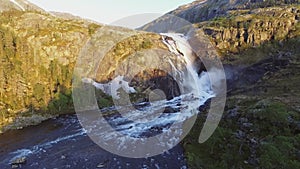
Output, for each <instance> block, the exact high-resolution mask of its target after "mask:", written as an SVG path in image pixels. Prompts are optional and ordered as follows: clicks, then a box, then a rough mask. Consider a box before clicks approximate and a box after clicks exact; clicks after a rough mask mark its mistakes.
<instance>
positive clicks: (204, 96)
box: [82, 33, 214, 107]
mask: <svg viewBox="0 0 300 169" xmlns="http://www.w3.org/2000/svg"><path fill="white" fill-rule="evenodd" d="M161 36H162V39H163V43H164V44H165V45H166V46H167V47H168V49H169V51H170V52H172V53H173V54H175V55H176V56H177V57H178V59H180V60H181V61H183V63H185V64H186V70H187V72H184V71H183V70H179V69H178V68H176V64H175V63H173V62H172V61H171V60H170V59H169V60H168V61H169V64H170V65H171V66H172V67H173V69H174V70H175V71H176V73H177V74H178V75H179V77H180V82H178V83H180V84H179V85H182V86H183V89H184V91H183V93H182V96H181V98H182V99H184V100H192V99H199V102H198V105H194V106H193V107H195V106H198V107H199V106H201V105H203V104H204V103H205V102H206V101H207V100H208V99H209V98H212V97H214V93H213V91H212V89H211V84H210V79H209V74H208V73H207V72H202V73H201V74H200V75H198V73H197V67H196V66H194V63H193V50H192V48H191V46H190V45H189V42H188V40H187V38H186V37H185V36H184V35H182V34H178V33H162V34H161ZM82 80H83V82H84V83H90V84H92V85H93V86H95V87H96V88H97V89H100V90H102V91H103V92H104V93H106V94H108V95H110V96H112V97H113V98H114V99H119V96H118V92H117V90H118V89H120V88H123V89H124V90H125V92H127V93H135V92H136V91H135V89H134V88H133V87H130V86H129V83H128V82H126V81H125V80H124V77H123V76H118V77H116V78H115V79H113V80H112V81H110V82H108V83H106V84H102V83H97V82H95V81H93V80H92V79H89V78H84V79H82Z"/></svg>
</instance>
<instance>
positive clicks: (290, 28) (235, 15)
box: [197, 6, 300, 54]
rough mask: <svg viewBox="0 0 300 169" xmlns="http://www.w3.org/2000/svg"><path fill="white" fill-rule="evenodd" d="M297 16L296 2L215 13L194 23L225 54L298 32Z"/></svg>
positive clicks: (287, 36) (299, 13) (299, 12)
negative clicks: (226, 14) (281, 5)
mask: <svg viewBox="0 0 300 169" xmlns="http://www.w3.org/2000/svg"><path fill="white" fill-rule="evenodd" d="M299 18H300V6H294V7H292V6H285V7H269V8H261V9H254V10H242V11H241V10H235V11H231V12H230V14H229V15H228V16H227V17H218V18H215V19H214V20H212V21H207V22H204V23H203V22H202V23H199V24H197V26H198V27H199V28H200V29H201V30H203V31H204V32H205V34H206V35H208V36H209V37H211V39H212V41H213V43H214V44H215V46H216V47H217V48H218V49H219V50H220V52H221V53H223V54H225V53H226V52H234V53H236V52H239V51H241V50H243V49H245V48H249V47H255V46H259V45H261V44H264V43H266V42H269V41H281V40H284V39H287V38H293V37H296V36H299V35H300V32H299V27H300V24H299Z"/></svg>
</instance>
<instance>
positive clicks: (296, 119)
mask: <svg viewBox="0 0 300 169" xmlns="http://www.w3.org/2000/svg"><path fill="white" fill-rule="evenodd" d="M299 46H300V38H299V37H298V38H294V39H289V40H286V41H281V42H275V41H274V42H269V43H266V44H264V45H262V46H259V47H256V48H249V49H248V50H245V51H243V52H241V53H237V54H232V55H228V56H227V57H226V58H225V61H224V62H225V63H227V64H229V63H230V64H232V65H244V66H248V67H249V68H250V69H251V67H252V68H255V69H253V70H252V71H254V72H256V71H258V72H259V71H260V70H259V69H258V68H260V69H264V71H265V72H266V73H265V74H264V75H263V77H262V78H261V79H260V80H258V81H257V82H255V83H251V84H249V83H244V84H243V83H241V85H239V87H238V88H235V89H234V90H233V91H231V92H230V93H229V94H228V100H227V103H226V109H225V112H224V116H223V119H222V121H221V123H220V125H219V127H218V128H217V130H216V132H215V133H214V134H213V136H212V137H211V138H210V139H209V140H208V141H207V142H206V143H204V144H199V143H197V140H198V137H199V133H200V131H201V128H202V125H203V123H204V121H205V118H206V113H205V112H206V111H207V110H204V112H203V113H202V114H201V115H199V118H198V121H197V124H196V125H195V126H194V128H193V130H192V132H191V133H190V134H189V136H188V137H187V138H186V139H185V140H184V141H183V145H184V148H185V150H186V155H187V159H188V163H189V166H190V168H195V169H196V168H197V169H199V168H209V169H210V168H211V169H215V168H224V169H226V168H267V169H269V168H300V151H299V150H300V142H299V141H300V134H299V132H300V107H299V105H300V97H299V96H300V89H299V84H300V73H299V70H300V54H299V53H300V49H299ZM255 54H257V55H256V57H255V58H249V57H251V56H253V55H255ZM230 56H231V58H230ZM279 58H280V59H279ZM230 59H232V60H230ZM262 60H268V61H262ZM259 61H262V62H259ZM257 65H260V67H259V66H257ZM257 67H258V68H257ZM256 68H257V69H256ZM248 70H249V69H248ZM244 73H247V72H242V73H241V76H245V78H247V76H249V75H246V74H244ZM248 73H249V72H248ZM243 74H244V75H243Z"/></svg>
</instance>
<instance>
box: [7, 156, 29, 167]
mask: <svg viewBox="0 0 300 169" xmlns="http://www.w3.org/2000/svg"><path fill="white" fill-rule="evenodd" d="M26 160H27V159H26V157H20V158H16V159H14V160H12V161H11V162H10V165H11V168H19V167H21V165H22V164H25V163H26Z"/></svg>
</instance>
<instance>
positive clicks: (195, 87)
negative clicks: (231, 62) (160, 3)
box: [162, 33, 214, 106]
mask: <svg viewBox="0 0 300 169" xmlns="http://www.w3.org/2000/svg"><path fill="white" fill-rule="evenodd" d="M162 36H163V42H164V44H166V45H167V46H168V48H169V50H170V52H172V53H174V54H176V55H177V56H178V57H183V59H184V61H185V63H186V68H187V70H188V74H187V76H184V78H183V81H184V84H183V85H184V87H185V88H187V89H188V92H189V93H193V94H194V95H195V97H197V98H199V99H200V103H201V105H203V104H204V103H205V102H206V101H207V100H208V99H209V98H211V97H213V96H214V94H213V91H212V89H211V84H210V80H209V75H208V73H207V72H202V73H201V74H200V75H198V73H197V67H195V66H194V63H192V56H193V50H192V48H191V46H190V45H189V42H188V40H187V38H186V37H185V36H184V35H182V34H177V33H163V34H162ZM201 105H199V106H201Z"/></svg>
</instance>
